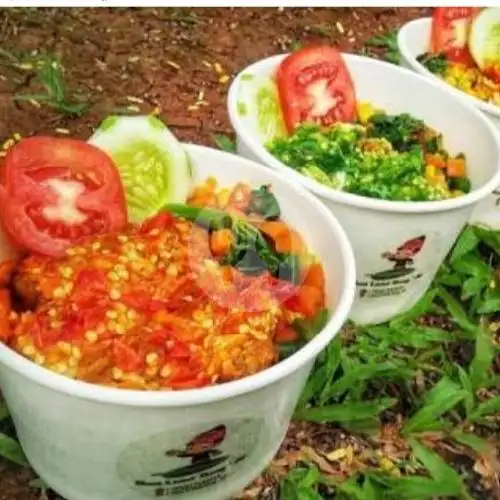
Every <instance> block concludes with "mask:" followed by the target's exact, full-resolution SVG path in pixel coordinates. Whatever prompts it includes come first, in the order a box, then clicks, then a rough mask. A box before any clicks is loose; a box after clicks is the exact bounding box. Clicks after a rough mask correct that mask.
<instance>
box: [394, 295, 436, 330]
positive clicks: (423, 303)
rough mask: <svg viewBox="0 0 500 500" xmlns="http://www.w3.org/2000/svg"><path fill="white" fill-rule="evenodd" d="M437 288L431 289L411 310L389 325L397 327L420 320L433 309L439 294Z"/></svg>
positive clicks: (397, 317)
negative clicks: (413, 320)
mask: <svg viewBox="0 0 500 500" xmlns="http://www.w3.org/2000/svg"><path fill="white" fill-rule="evenodd" d="M438 291H439V290H438V289H437V288H431V289H430V290H428V291H427V292H426V293H425V295H424V296H423V297H422V298H421V299H420V300H419V301H418V302H417V303H416V304H415V305H414V306H413V307H412V308H411V309H410V310H409V311H406V312H405V313H403V314H400V315H399V316H396V317H395V318H394V319H393V320H392V321H391V322H390V323H389V324H390V326H397V325H399V324H401V323H406V322H407V321H410V320H412V319H416V318H419V317H420V316H422V315H423V314H425V313H426V312H428V311H429V309H430V308H431V307H432V304H433V302H434V299H435V298H436V295H437V294H438Z"/></svg>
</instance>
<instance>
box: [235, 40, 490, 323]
mask: <svg viewBox="0 0 500 500" xmlns="http://www.w3.org/2000/svg"><path fill="white" fill-rule="evenodd" d="M436 103H439V105H436ZM227 106H228V113H229V116H230V120H231V123H232V125H233V127H234V129H235V131H236V137H237V152H238V154H240V155H242V156H244V157H247V158H250V159H254V160H256V161H259V162H262V163H263V164H265V165H267V166H269V167H270V168H272V169H274V170H276V171H279V172H283V173H286V175H288V176H289V177H290V178H291V179H294V180H296V181H297V182H300V183H301V184H302V185H303V186H305V187H306V188H307V189H308V190H310V191H311V192H312V193H314V194H315V195H316V196H317V197H319V199H320V200H321V201H322V202H323V203H325V204H326V205H327V206H328V208H329V209H330V210H331V211H332V212H333V213H334V214H335V215H336V216H337V217H338V218H339V220H340V221H341V223H342V225H343V227H344V228H345V229H346V231H347V234H348V236H349V239H350V241H351V243H352V245H353V249H354V252H355V257H356V267H357V277H358V279H357V293H356V299H355V302H354V305H353V308H352V311H351V319H353V320H354V321H355V322H356V323H358V324H376V323H380V322H385V321H389V320H391V319H392V318H394V317H395V316H397V315H398V314H402V313H404V312H406V311H408V310H409V309H411V307H412V306H414V305H415V304H416V303H417V302H418V300H419V299H420V298H421V297H422V296H423V295H424V294H425V292H426V290H427V289H428V287H429V286H430V284H431V282H432V280H433V278H434V276H435V275H436V273H437V271H438V269H439V267H440V265H441V264H442V262H443V260H444V259H445V257H446V255H447V253H448V252H449V251H450V249H451V248H452V246H453V244H454V242H455V240H456V238H457V237H458V235H459V233H460V230H461V229H462V228H463V227H464V225H465V224H466V223H467V222H468V220H469V218H470V216H471V214H472V213H473V211H474V209H475V208H476V207H477V206H478V204H479V203H481V202H482V201H484V200H486V199H488V197H489V196H490V195H491V193H492V192H493V191H494V189H495V188H496V186H497V185H498V184H499V182H500V134H499V133H498V131H497V130H496V129H495V127H494V126H493V125H492V124H491V122H490V121H488V120H487V118H486V117H485V116H484V115H483V114H482V113H480V112H479V111H478V110H477V109H476V108H474V107H473V106H471V105H470V104H469V103H468V102H465V101H464V100H463V99H460V98H458V97H457V95H456V94H455V93H453V92H450V91H449V90H448V89H447V88H446V86H445V85H443V84H441V83H438V82H435V81H432V80H431V79H429V78H424V77H423V76H421V75H418V74H416V73H415V72H412V71H409V70H408V69H405V68H401V67H399V66H397V65H394V64H389V63H387V62H383V61H380V60H376V59H373V58H369V57H364V56H359V55H355V54H343V53H340V52H339V51H338V50H337V49H335V48H334V47H329V46H319V47H315V46H311V47H303V48H300V49H298V50H297V51H294V52H291V53H289V54H284V55H277V56H271V57H268V58H266V59H262V60H260V61H257V62H255V63H253V64H251V65H250V66H248V67H247V68H244V69H242V70H241V71H240V73H239V74H238V75H237V76H236V78H235V79H234V81H233V83H232V84H231V87H230V90H229V95H228V102H227ZM465 123H466V124H467V126H462V125H463V124H465Z"/></svg>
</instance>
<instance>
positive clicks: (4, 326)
mask: <svg viewBox="0 0 500 500" xmlns="http://www.w3.org/2000/svg"><path fill="white" fill-rule="evenodd" d="M11 310H12V309H11V302H10V294H9V291H8V290H5V289H1V290H0V340H3V341H4V342H5V341H7V340H9V339H10V336H11V332H10V320H9V316H10V312H11Z"/></svg>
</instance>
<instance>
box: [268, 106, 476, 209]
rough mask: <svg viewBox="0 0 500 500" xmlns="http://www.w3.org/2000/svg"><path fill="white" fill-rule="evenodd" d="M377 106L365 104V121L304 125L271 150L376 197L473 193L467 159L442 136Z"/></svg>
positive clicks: (325, 180)
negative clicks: (454, 151) (449, 149)
mask: <svg viewBox="0 0 500 500" xmlns="http://www.w3.org/2000/svg"><path fill="white" fill-rule="evenodd" d="M367 110H368V113H370V114H369V115H368V114H367ZM372 110H373V107H372V106H371V105H370V104H369V103H362V104H361V105H360V115H362V116H363V117H362V120H363V121H362V122H357V123H352V124H351V123H350V124H346V123H336V124H334V125H333V126H331V127H320V126H319V125H311V124H304V125H301V126H300V127H299V128H297V129H296V130H295V131H294V132H293V133H292V134H291V135H290V136H288V137H281V138H277V139H275V140H274V141H272V142H270V143H269V144H268V145H267V148H268V150H269V151H270V152H271V153H272V154H273V155H274V156H275V157H276V158H277V159H278V160H280V161H281V162H282V163H284V164H285V165H288V166H289V167H292V168H294V169H295V170H297V171H299V172H300V173H302V174H304V175H306V176H307V177H311V178H313V179H315V180H316V181H318V182H320V183H322V184H324V185H326V186H329V187H331V188H334V189H339V190H343V191H346V192H349V193H353V194H357V195H361V196H367V197H370V198H379V199H384V200H394V201H436V200H443V199H446V198H453V197H456V196H461V195H463V194H465V193H467V192H469V190H470V182H469V180H468V178H467V173H466V172H467V169H466V160H465V157H464V156H463V155H459V156H456V157H453V156H452V155H450V154H449V153H448V152H447V151H446V150H445V149H444V147H443V139H442V136H441V135H440V134H438V133H436V132H435V131H434V130H432V129H430V128H429V127H427V126H426V125H425V124H424V122H422V121H421V120H418V119H416V118H414V117H412V116H411V115H408V114H399V115H394V116H393V115H387V114H385V113H382V112H373V113H372Z"/></svg>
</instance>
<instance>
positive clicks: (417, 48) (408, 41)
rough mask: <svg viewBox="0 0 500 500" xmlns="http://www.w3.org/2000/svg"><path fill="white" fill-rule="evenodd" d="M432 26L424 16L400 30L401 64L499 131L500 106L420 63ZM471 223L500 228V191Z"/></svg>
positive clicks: (480, 209) (488, 201)
mask: <svg viewBox="0 0 500 500" xmlns="http://www.w3.org/2000/svg"><path fill="white" fill-rule="evenodd" d="M431 23H432V20H431V18H430V17H425V18H422V19H416V20H414V21H410V22H409V23H407V24H405V25H404V26H403V27H402V28H401V30H400V31H399V33H398V47H399V51H400V53H401V64H402V65H403V66H406V67H407V68H409V69H411V70H413V71H416V72H417V73H419V74H421V75H423V76H425V77H427V78H431V79H432V80H433V81H434V82H436V84H438V85H440V86H442V87H443V89H445V90H447V91H448V92H453V93H454V94H455V95H456V96H457V97H459V98H460V99H464V100H465V101H466V102H468V103H469V104H471V105H473V106H475V107H476V108H478V109H480V110H481V111H482V112H483V113H485V114H486V116H487V117H488V118H489V119H490V120H491V121H492V123H493V124H494V125H495V126H496V128H497V129H498V130H500V106H495V105H494V104H490V103H487V102H484V101H481V100H480V99H477V98H476V97H473V96H471V95H469V94H467V93H466V92H462V91H461V90H458V89H456V88H455V87H452V86H451V85H449V84H448V83H446V82H445V81H443V80H442V79H441V78H439V77H437V76H436V75H434V74H433V73H431V72H430V71H429V70H428V69H427V68H426V67H425V66H423V65H422V64H420V63H419V62H418V61H417V57H418V56H419V55H421V54H423V53H424V52H426V51H427V50H428V48H429V40H430V31H431ZM471 222H476V223H482V224H486V225H488V226H490V227H493V228H495V229H500V189H496V190H495V191H494V192H493V194H492V195H490V196H488V197H486V198H485V199H484V201H482V202H481V203H479V204H478V205H477V207H476V209H475V210H474V212H473V214H472V217H471Z"/></svg>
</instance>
